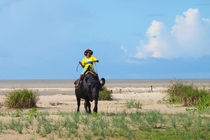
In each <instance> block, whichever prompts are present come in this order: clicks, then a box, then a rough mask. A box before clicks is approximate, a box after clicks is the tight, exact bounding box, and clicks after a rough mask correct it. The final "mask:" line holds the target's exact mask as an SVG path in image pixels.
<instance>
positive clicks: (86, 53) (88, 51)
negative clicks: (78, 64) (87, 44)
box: [84, 49, 93, 57]
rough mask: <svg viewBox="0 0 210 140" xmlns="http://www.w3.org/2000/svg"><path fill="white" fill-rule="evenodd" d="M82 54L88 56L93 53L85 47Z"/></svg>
mask: <svg viewBox="0 0 210 140" xmlns="http://www.w3.org/2000/svg"><path fill="white" fill-rule="evenodd" d="M84 55H85V56H87V57H90V56H91V55H93V51H92V50H90V49H87V50H86V51H85V52H84Z"/></svg>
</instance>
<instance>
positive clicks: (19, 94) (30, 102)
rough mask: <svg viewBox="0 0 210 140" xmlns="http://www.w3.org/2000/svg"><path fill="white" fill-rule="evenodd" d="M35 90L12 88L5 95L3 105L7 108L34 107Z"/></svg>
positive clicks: (35, 99)
mask: <svg viewBox="0 0 210 140" xmlns="http://www.w3.org/2000/svg"><path fill="white" fill-rule="evenodd" d="M37 99H38V98H37V92H34V91H32V90H27V89H23V90H14V91H12V92H10V93H9V94H8V95H7V96H6V100H5V102H4V104H5V106H7V107H9V108H31V107H36V102H37Z"/></svg>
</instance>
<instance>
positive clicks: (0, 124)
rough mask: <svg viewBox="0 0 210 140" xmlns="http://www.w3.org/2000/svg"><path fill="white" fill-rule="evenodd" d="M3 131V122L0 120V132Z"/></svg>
mask: <svg viewBox="0 0 210 140" xmlns="http://www.w3.org/2000/svg"><path fill="white" fill-rule="evenodd" d="M2 131H3V123H2V121H0V133H1V132H2Z"/></svg>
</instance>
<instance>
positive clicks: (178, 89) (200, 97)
mask: <svg viewBox="0 0 210 140" xmlns="http://www.w3.org/2000/svg"><path fill="white" fill-rule="evenodd" d="M168 93H169V96H170V98H169V102H171V103H184V105H185V106H189V105H199V106H209V105H210V91H208V90H206V89H198V88H197V87H195V86H193V85H185V84H183V83H179V82H176V83H172V85H171V86H170V87H169V89H168Z"/></svg>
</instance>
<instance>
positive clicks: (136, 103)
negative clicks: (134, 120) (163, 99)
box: [126, 100, 142, 109]
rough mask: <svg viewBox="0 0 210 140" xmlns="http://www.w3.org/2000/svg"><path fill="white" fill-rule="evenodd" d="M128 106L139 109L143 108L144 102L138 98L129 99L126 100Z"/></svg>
mask: <svg viewBox="0 0 210 140" xmlns="http://www.w3.org/2000/svg"><path fill="white" fill-rule="evenodd" d="M126 106H127V107H128V108H137V109H141V108H142V104H141V103H140V101H137V100H129V101H127V102H126Z"/></svg>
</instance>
